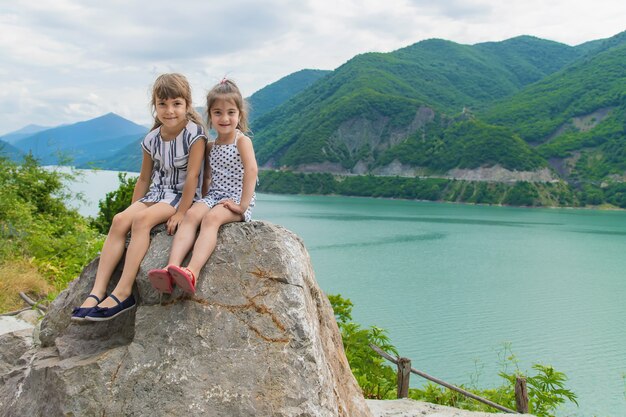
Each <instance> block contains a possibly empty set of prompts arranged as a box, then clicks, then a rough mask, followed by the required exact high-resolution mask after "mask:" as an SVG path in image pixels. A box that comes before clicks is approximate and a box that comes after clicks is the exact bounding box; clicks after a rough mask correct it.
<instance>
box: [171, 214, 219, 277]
mask: <svg viewBox="0 0 626 417" xmlns="http://www.w3.org/2000/svg"><path fill="white" fill-rule="evenodd" d="M208 212H209V206H207V205H206V204H204V203H202V202H198V203H195V204H194V205H193V206H191V208H190V209H189V210H188V211H187V213H185V217H184V218H183V221H182V222H181V223H180V226H178V231H177V232H176V234H175V235H174V242H173V243H172V250H171V251H170V259H169V261H168V265H176V266H180V265H181V263H182V262H183V259H185V256H187V253H189V250H190V249H191V247H192V246H193V244H194V242H195V241H196V232H197V231H198V226H200V223H201V222H202V218H203V217H204V216H205V215H206V214H207V213H208Z"/></svg>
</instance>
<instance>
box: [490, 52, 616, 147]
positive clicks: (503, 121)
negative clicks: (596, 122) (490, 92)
mask: <svg viewBox="0 0 626 417" xmlns="http://www.w3.org/2000/svg"><path fill="white" fill-rule="evenodd" d="M625 60H626V44H623V43H622V44H620V45H617V46H615V47H612V48H609V49H608V50H605V51H602V52H600V53H598V54H596V55H592V56H589V57H587V58H586V59H581V60H578V61H576V62H575V63H574V64H572V65H569V66H567V67H566V68H564V69H562V70H560V71H558V72H556V73H554V74H552V75H549V76H547V77H545V78H544V79H542V80H541V81H539V82H537V83H535V84H533V85H531V86H529V87H528V88H525V89H524V90H523V91H521V92H520V93H518V94H516V95H515V96H513V97H511V98H507V99H503V100H501V101H498V102H495V103H493V104H492V105H491V107H490V109H489V111H488V112H486V113H485V114H484V117H485V118H486V120H487V121H489V122H491V123H495V124H499V125H503V126H509V127H511V128H513V129H514V130H515V131H516V132H517V133H519V134H520V136H521V137H522V138H524V139H525V140H526V141H528V142H534V143H541V142H544V141H545V140H546V139H547V138H548V137H549V135H550V134H552V133H554V132H555V131H557V129H558V128H559V127H560V126H563V125H565V124H566V123H567V122H568V121H569V120H570V119H571V118H573V117H576V116H582V115H586V114H590V113H592V112H594V111H596V110H598V109H602V108H610V107H614V106H618V105H620V104H622V103H623V100H624V97H625V96H626V74H625V73H624V71H623V66H624V62H625ZM563 140H564V141H566V142H572V141H573V139H563ZM581 141H583V140H582V139H581ZM573 146H577V145H574V144H571V143H570V144H569V145H568V146H567V147H569V148H571V147H573ZM552 152H554V151H552Z"/></svg>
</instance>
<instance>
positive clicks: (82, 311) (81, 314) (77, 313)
mask: <svg viewBox="0 0 626 417" xmlns="http://www.w3.org/2000/svg"><path fill="white" fill-rule="evenodd" d="M87 298H93V299H94V300H96V301H97V302H98V304H100V303H101V302H102V300H100V299H99V298H98V296H97V295H93V294H89V295H88V296H87ZM94 308H96V306H93V307H74V310H72V317H71V318H70V320H72V321H76V322H83V321H85V316H86V315H87V314H89V313H90V312H91V310H93V309H94Z"/></svg>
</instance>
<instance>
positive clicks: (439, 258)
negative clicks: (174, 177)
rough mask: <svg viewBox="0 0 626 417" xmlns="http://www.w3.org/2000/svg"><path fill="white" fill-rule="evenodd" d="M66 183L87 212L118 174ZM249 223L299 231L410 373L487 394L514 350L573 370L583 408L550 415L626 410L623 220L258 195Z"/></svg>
mask: <svg viewBox="0 0 626 417" xmlns="http://www.w3.org/2000/svg"><path fill="white" fill-rule="evenodd" d="M73 187H76V188H75V189H76V191H86V192H87V193H86V194H88V195H87V197H88V198H89V199H90V200H91V206H90V207H89V206H83V207H81V212H83V214H86V215H95V213H96V212H97V200H98V199H100V198H103V197H104V194H105V193H106V192H107V191H111V190H114V189H116V188H117V174H116V173H113V172H107V171H101V172H99V173H97V174H87V175H86V176H85V178H84V179H83V183H82V185H81V183H78V184H74V185H73ZM254 217H255V218H256V219H259V220H266V221H270V222H272V223H276V224H281V225H283V226H285V227H287V228H288V229H290V230H292V231H294V232H295V233H297V234H298V235H299V236H301V237H302V238H303V240H304V242H305V244H306V246H307V249H308V251H309V253H310V255H311V259H312V261H313V266H314V269H315V273H316V277H317V280H318V282H319V284H320V286H321V287H322V289H323V290H324V291H325V292H326V293H332V294H341V295H342V296H344V297H346V298H350V299H351V300H352V301H353V303H354V305H355V307H354V310H353V318H354V320H355V321H356V322H358V323H360V324H362V325H363V326H370V325H377V326H379V327H382V328H384V329H386V330H387V331H388V334H389V336H390V338H391V340H392V342H393V344H394V345H395V346H396V347H397V349H398V351H399V352H400V354H401V355H402V356H405V357H408V358H410V359H412V366H413V367H414V368H417V369H420V370H422V371H424V372H427V373H430V374H431V375H434V376H437V377H439V378H441V379H444V380H447V381H448V382H451V383H454V384H469V385H471V384H475V385H477V386H481V387H487V386H494V385H496V384H499V383H500V382H501V381H500V379H499V377H498V376H497V373H498V371H499V370H501V367H500V365H499V362H500V361H501V358H502V355H503V354H504V353H505V351H504V346H505V345H507V346H508V345H510V347H511V349H512V351H513V353H514V354H515V355H516V357H517V359H518V360H519V365H518V366H519V368H520V369H521V370H523V371H525V370H528V371H530V372H531V373H532V369H531V366H532V364H533V363H542V364H550V365H553V366H554V367H555V368H556V369H557V370H558V371H561V372H564V373H565V374H566V375H567V376H568V378H569V381H568V383H567V386H568V387H569V388H571V389H572V390H573V391H574V392H575V393H576V394H577V395H578V400H579V404H580V407H579V408H576V407H575V406H567V407H564V408H562V409H561V410H560V411H559V413H558V414H557V415H558V416H585V417H588V416H599V417H600V416H624V415H626V384H625V375H626V331H625V329H626V302H625V300H626V280H625V279H624V276H625V274H624V271H626V256H625V254H626V212H622V211H594V210H573V209H572V210H569V209H521V208H507V207H486V206H469V205H456V204H440V203H429V202H416V201H400V200H383V199H371V198H349V197H321V196H320V197H318V196H281V195H267V194H260V195H259V196H258V203H257V209H256V211H255V213H254ZM508 369H509V370H511V367H510V366H509V368H508ZM423 382H424V381H423V380H421V379H420V378H419V377H417V376H415V375H414V376H412V385H421V384H422V383H423Z"/></svg>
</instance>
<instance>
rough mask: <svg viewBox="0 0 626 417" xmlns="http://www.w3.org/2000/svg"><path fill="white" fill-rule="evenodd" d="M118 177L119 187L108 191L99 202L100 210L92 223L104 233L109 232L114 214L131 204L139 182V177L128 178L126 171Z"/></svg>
mask: <svg viewBox="0 0 626 417" xmlns="http://www.w3.org/2000/svg"><path fill="white" fill-rule="evenodd" d="M117 177H118V179H119V180H120V185H119V187H118V188H117V190H114V191H111V192H110V193H107V194H106V196H105V197H104V200H100V202H99V203H98V207H99V208H100V211H99V212H98V216H97V217H96V218H95V219H94V220H93V223H92V225H93V227H95V228H96V229H97V230H98V231H99V232H100V233H103V234H106V233H108V232H109V228H110V227H111V222H112V221H113V216H115V215H116V214H117V213H119V212H121V211H124V210H125V209H126V208H127V207H128V206H130V203H131V202H132V199H133V191H134V190H135V184H136V183H137V177H131V178H128V177H127V175H126V173H124V172H120V173H119V174H118V176H117Z"/></svg>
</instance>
